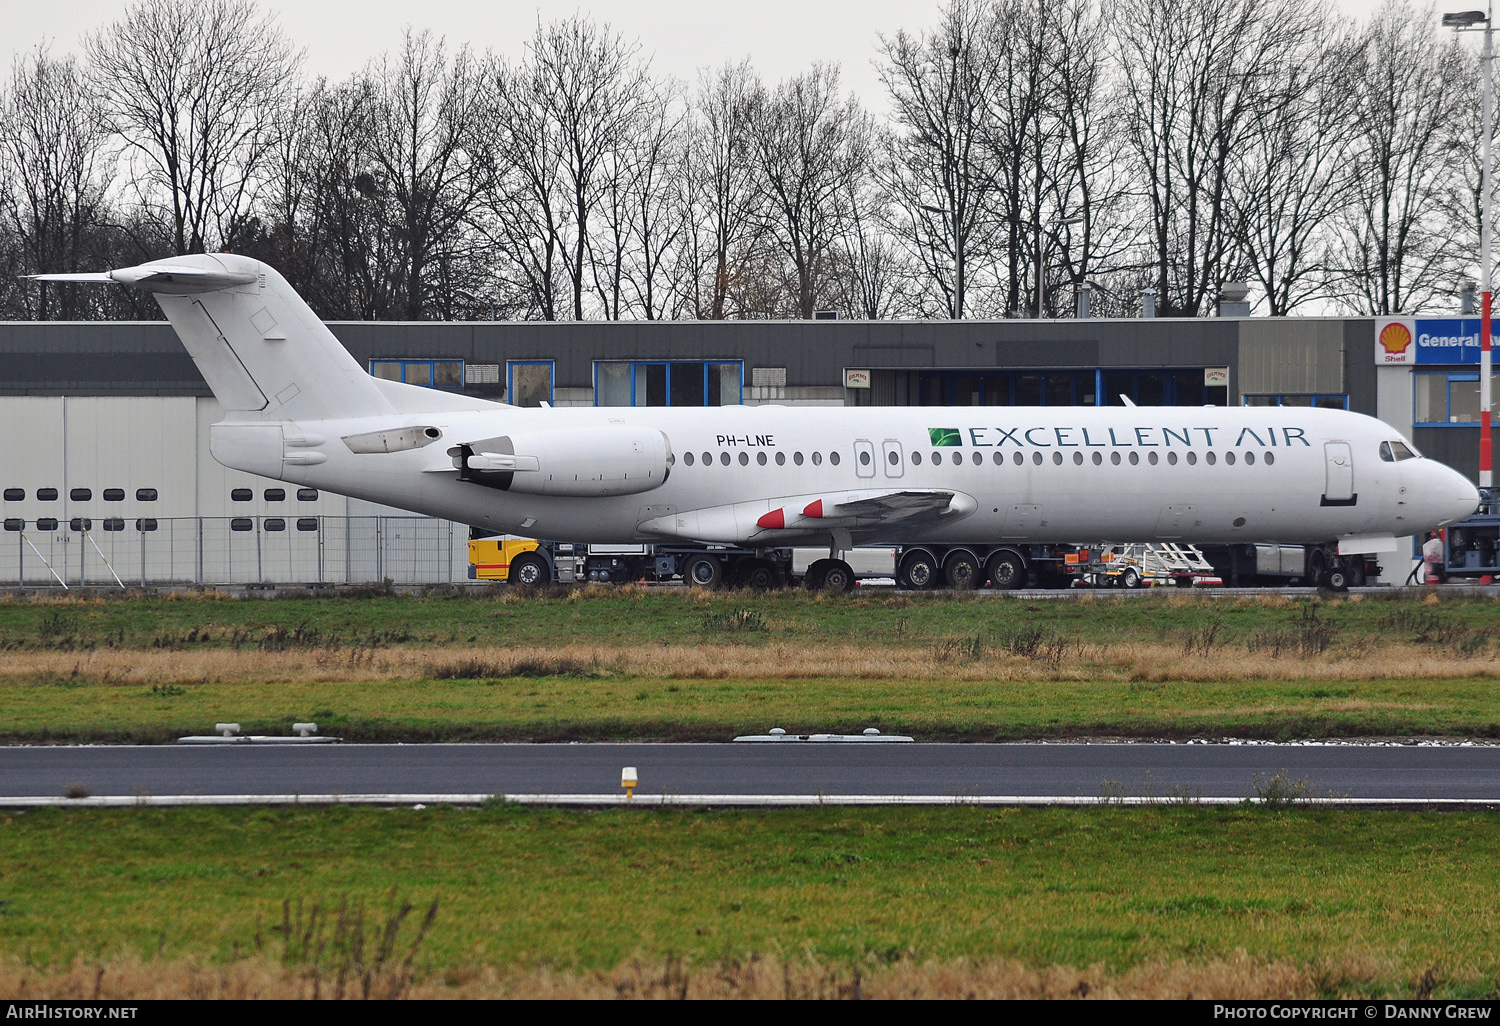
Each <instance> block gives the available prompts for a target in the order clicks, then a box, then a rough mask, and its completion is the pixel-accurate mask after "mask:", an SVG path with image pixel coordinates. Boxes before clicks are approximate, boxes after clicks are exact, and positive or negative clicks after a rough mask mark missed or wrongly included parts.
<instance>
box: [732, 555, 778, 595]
mask: <svg viewBox="0 0 1500 1026" xmlns="http://www.w3.org/2000/svg"><path fill="white" fill-rule="evenodd" d="M739 578H740V584H742V585H743V586H744V587H746V588H749V589H750V590H751V591H770V590H771V589H773V588H776V587H779V586H780V584H781V574H780V573H778V572H777V570H776V564H775V563H772V562H770V561H769V560H765V559H752V560H750V561H749V562H748V563H746V564H745V566H744V568H743V569H742V570H741V571H740V574H739Z"/></svg>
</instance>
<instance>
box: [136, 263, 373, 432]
mask: <svg viewBox="0 0 1500 1026" xmlns="http://www.w3.org/2000/svg"><path fill="white" fill-rule="evenodd" d="M159 264H161V265H166V266H164V267H163V268H162V269H161V270H160V271H159V274H160V275H161V276H162V278H164V279H165V280H161V278H158V277H157V276H155V275H148V276H146V277H143V278H142V279H141V280H139V281H132V282H129V284H132V285H135V287H137V288H142V289H146V290H148V291H150V292H152V293H153V294H154V295H155V296H156V301H157V303H158V304H160V305H161V308H162V310H163V311H165V313H166V315H167V319H168V320H170V321H171V322H172V327H173V328H175V329H176V331H177V334H178V336H179V337H180V338H181V339H182V344H183V345H184V346H185V347H186V348H187V351H188V353H189V355H191V356H192V358H193V362H194V363H196V364H197V365H198V370H199V371H200V372H201V373H202V374H203V378H204V380H205V381H207V382H208V387H209V388H211V389H212V390H213V393H214V395H215V396H216V397H217V398H218V400H219V402H220V403H221V404H222V405H223V407H224V410H225V412H226V413H230V414H233V413H241V414H250V415H259V416H261V417H264V418H266V419H269V420H295V419H299V418H301V419H323V418H332V417H356V416H366V415H371V414H381V413H390V412H392V406H391V404H390V402H389V401H388V400H387V399H386V398H385V396H384V395H382V394H381V392H380V389H379V387H378V386H377V385H376V383H375V380H374V379H373V378H371V377H370V376H369V375H368V374H366V373H365V371H364V369H363V368H362V367H360V365H359V364H358V363H356V362H355V360H354V358H353V357H352V356H350V355H349V353H348V351H347V350H345V349H344V347H343V345H341V344H340V343H339V341H338V339H336V338H334V336H333V333H332V332H330V331H329V330H328V328H327V326H325V325H324V324H323V322H322V321H320V320H319V319H318V318H317V316H316V315H315V314H314V313H313V312H312V310H311V309H310V308H309V307H308V305H307V304H306V303H305V302H303V301H302V297H301V296H299V295H297V293H296V292H295V291H294V290H293V289H292V287H291V286H290V285H288V284H287V282H286V279H285V278H283V277H282V276H281V275H280V274H279V273H277V271H275V270H274V269H273V268H271V267H268V266H266V265H265V264H262V263H260V262H259V261H257V260H251V259H249V258H247V257H241V256H233V255H229V254H214V255H198V256H186V257H176V258H173V259H172V260H170V261H159ZM155 266H156V265H152V264H145V265H143V266H142V267H140V268H132V269H131V271H132V272H149V271H151V270H152V269H153V267H155ZM190 270H198V271H200V272H201V274H202V277H203V278H204V279H206V280H204V281H203V282H201V283H200V287H198V288H195V287H194V281H193V279H194V278H195V277H197V275H194V274H191V273H188V272H189V271H190ZM116 273H119V272H116ZM225 280H229V281H232V282H233V284H229V285H228V286H227V287H225V286H223V285H219V286H218V287H208V288H204V287H201V286H211V285H218V283H219V282H221V281H225Z"/></svg>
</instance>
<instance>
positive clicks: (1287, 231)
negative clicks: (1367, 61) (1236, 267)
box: [1228, 9, 1358, 317]
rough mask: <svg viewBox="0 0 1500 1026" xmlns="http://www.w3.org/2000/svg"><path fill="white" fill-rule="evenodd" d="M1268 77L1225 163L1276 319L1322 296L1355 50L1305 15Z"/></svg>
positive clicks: (1339, 193)
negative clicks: (1239, 141)
mask: <svg viewBox="0 0 1500 1026" xmlns="http://www.w3.org/2000/svg"><path fill="white" fill-rule="evenodd" d="M1299 23H1300V24H1302V25H1304V26H1305V29H1306V31H1305V34H1303V35H1302V36H1300V37H1298V38H1292V39H1288V41H1287V47H1286V49H1285V50H1284V51H1283V54H1282V59H1281V61H1280V62H1279V63H1278V64H1276V65H1274V66H1273V67H1271V68H1270V69H1269V70H1268V72H1267V79H1266V81H1265V83H1264V85H1265V91H1266V97H1265V102H1264V103H1262V104H1260V105H1259V107H1258V109H1257V110H1256V111H1255V112H1254V113H1253V115H1252V118H1251V124H1250V126H1249V128H1248V130H1247V132H1246V133H1245V138H1244V142H1243V144H1242V145H1241V146H1240V147H1239V148H1238V149H1237V150H1236V152H1235V154H1234V156H1233V159H1232V161H1231V165H1230V186H1229V192H1228V195H1229V201H1230V209H1231V213H1232V217H1233V225H1234V232H1235V235H1236V240H1237V244H1238V246H1239V249H1240V253H1241V254H1242V256H1243V259H1244V265H1245V267H1246V268H1247V269H1248V270H1249V272H1250V274H1251V275H1252V277H1253V279H1254V281H1255V282H1256V283H1257V284H1258V285H1259V286H1260V290H1261V291H1262V292H1263V294H1264V296H1265V299H1266V303H1267V306H1268V307H1269V310H1268V312H1269V313H1270V314H1271V315H1272V316H1273V317H1281V316H1285V315H1287V314H1289V313H1291V312H1292V311H1293V310H1295V309H1297V308H1298V307H1299V306H1302V305H1303V304H1305V303H1308V302H1310V301H1312V300H1314V299H1317V298H1320V297H1321V296H1322V295H1323V289H1324V287H1325V283H1326V274H1327V271H1328V249H1329V247H1330V245H1331V240H1330V239H1329V237H1328V234H1329V229H1330V228H1331V225H1332V222H1333V219H1334V217H1335V216H1336V215H1337V214H1338V213H1339V212H1340V211H1341V210H1342V209H1343V208H1344V207H1345V206H1346V205H1347V204H1348V202H1349V199H1350V189H1351V187H1352V186H1353V185H1354V182H1355V178H1354V176H1353V175H1351V173H1350V161H1349V156H1350V150H1351V147H1352V146H1353V143H1354V135H1355V130H1356V128H1357V119H1355V118H1351V117H1350V116H1349V109H1348V97H1349V96H1350V94H1351V86H1352V82H1351V71H1352V70H1353V64H1352V62H1353V59H1354V58H1355V56H1356V55H1357V52H1358V47H1357V46H1356V45H1355V42H1354V40H1353V39H1352V38H1350V36H1351V30H1350V28H1349V26H1348V25H1347V24H1345V23H1342V22H1340V21H1337V20H1335V19H1334V18H1331V17H1328V16H1326V15H1323V14H1320V13H1318V12H1317V11H1315V10H1312V9H1309V10H1307V11H1304V12H1302V13H1301V15H1300V16H1299Z"/></svg>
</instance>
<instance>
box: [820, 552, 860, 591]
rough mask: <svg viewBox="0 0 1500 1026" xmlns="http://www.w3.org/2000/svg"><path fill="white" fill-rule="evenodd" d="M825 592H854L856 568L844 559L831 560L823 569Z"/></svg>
mask: <svg viewBox="0 0 1500 1026" xmlns="http://www.w3.org/2000/svg"><path fill="white" fill-rule="evenodd" d="M823 590H824V591H853V590H854V568H853V567H851V566H850V565H849V564H848V563H845V562H844V561H843V560H842V559H830V560H829V561H828V565H827V566H825V567H824V568H823Z"/></svg>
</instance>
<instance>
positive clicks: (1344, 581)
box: [1319, 566, 1349, 591]
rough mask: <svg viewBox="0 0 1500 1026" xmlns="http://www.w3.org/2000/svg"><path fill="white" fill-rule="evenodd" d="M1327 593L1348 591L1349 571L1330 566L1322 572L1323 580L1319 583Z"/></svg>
mask: <svg viewBox="0 0 1500 1026" xmlns="http://www.w3.org/2000/svg"><path fill="white" fill-rule="evenodd" d="M1319 583H1320V584H1322V585H1323V587H1325V588H1327V589H1328V590H1329V591H1348V590H1349V571H1347V570H1345V569H1344V568H1343V567H1341V566H1331V567H1329V568H1328V569H1327V570H1324V571H1323V579H1322V581H1320V582H1319Z"/></svg>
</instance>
